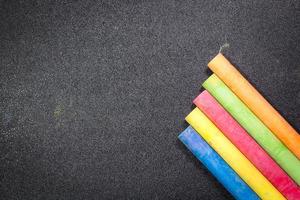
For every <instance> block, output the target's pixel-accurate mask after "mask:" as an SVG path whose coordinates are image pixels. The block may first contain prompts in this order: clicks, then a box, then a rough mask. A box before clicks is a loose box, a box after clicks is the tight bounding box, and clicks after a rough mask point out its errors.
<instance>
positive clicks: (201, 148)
mask: <svg viewBox="0 0 300 200" xmlns="http://www.w3.org/2000/svg"><path fill="white" fill-rule="evenodd" d="M178 138H179V140H180V141H181V142H182V143H183V144H184V145H185V146H186V147H187V148H188V149H189V150H190V151H191V152H192V153H193V154H194V155H195V156H196V157H197V158H198V160H200V161H201V163H202V164H203V165H205V167H206V168H207V169H208V170H209V171H210V172H211V173H212V174H213V175H214V176H215V177H216V178H217V179H218V181H219V182H220V183H221V184H222V185H223V186H224V187H225V188H226V189H227V190H228V191H229V192H230V193H231V194H232V195H233V196H234V198H236V199H239V200H252V199H255V200H257V199H259V197H258V196H257V195H256V193H255V192H253V190H252V189H251V188H250V187H249V186H248V185H247V184H246V183H245V182H244V181H243V180H242V179H241V178H240V177H239V175H237V174H236V173H235V172H234V171H233V169H231V167H230V166H229V165H228V164H227V163H226V162H225V161H224V160H223V159H222V158H221V157H220V156H219V154H217V152H215V151H214V150H213V149H212V148H211V147H210V146H209V145H208V144H207V143H206V142H205V141H204V140H203V139H202V137H201V136H200V135H199V134H198V133H197V132H196V131H195V130H194V129H193V128H192V127H191V126H189V127H188V128H187V129H185V130H184V131H183V132H182V133H181V134H180V135H179V136H178Z"/></svg>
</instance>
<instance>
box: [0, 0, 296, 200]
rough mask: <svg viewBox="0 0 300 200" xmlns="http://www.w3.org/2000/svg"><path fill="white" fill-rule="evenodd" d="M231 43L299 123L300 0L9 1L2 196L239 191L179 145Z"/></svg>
mask: <svg viewBox="0 0 300 200" xmlns="http://www.w3.org/2000/svg"><path fill="white" fill-rule="evenodd" d="M222 46H223V48H221V50H222V52H223V53H224V54H225V55H226V56H227V57H228V58H229V59H230V60H231V62H232V63H234V64H235V65H236V66H237V68H238V69H239V70H240V71H241V72H242V73H243V74H244V75H245V76H246V77H247V78H248V79H249V80H250V82H251V83H252V84H253V85H255V87H256V88H257V89H258V90H259V91H260V92H261V93H262V94H263V95H264V96H265V97H266V99H267V100H269V101H270V102H271V103H272V105H274V107H275V108H276V109H277V110H279V111H280V113H281V114H282V115H283V116H284V117H285V118H286V119H287V120H288V121H289V122H290V123H291V124H292V125H293V126H294V127H295V128H296V129H297V130H298V131H299V130H300V56H299V55H300V1H297V0H294V1H261V0H256V1H215V0H209V1H186V0H184V1H173V0H166V1H158V0H149V1H125V0H124V1H91V0H87V1H14V0H0V109H1V110H0V111H1V113H0V120H1V121H0V122H1V123H0V130H1V131H0V159H1V160H0V199H9V200H10V199H30V200H32V199H215V200H217V199H232V197H231V196H230V194H229V193H228V192H227V191H226V190H225V189H224V188H223V187H222V186H221V185H220V184H219V183H218V182H217V181H216V179H215V178H214V177H212V175H211V174H210V173H209V172H208V171H207V170H206V169H205V168H204V166H203V165H201V164H200V163H199V162H198V161H197V160H196V158H195V157H193V156H192V154H191V153H190V152H189V151H188V150H187V149H186V148H185V147H184V146H183V145H182V144H181V143H180V142H179V140H178V139H177V136H178V134H179V133H180V132H181V131H183V130H184V129H185V128H186V127H187V124H186V123H185V122H184V117H185V116H186V115H187V114H188V113H189V112H190V111H191V110H192V108H193V106H192V103H191V102H192V100H193V98H194V97H196V96H197V94H199V92H200V91H201V90H203V88H201V83H202V82H203V81H204V80H205V79H206V78H208V76H209V75H210V74H211V72H210V71H209V70H208V69H207V67H206V65H207V63H208V61H209V60H210V59H212V58H213V57H214V56H215V55H216V54H217V53H218V52H219V50H220V47H222Z"/></svg>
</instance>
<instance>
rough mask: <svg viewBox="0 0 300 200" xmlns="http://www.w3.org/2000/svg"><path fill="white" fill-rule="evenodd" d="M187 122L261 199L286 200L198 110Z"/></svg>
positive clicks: (187, 118) (188, 117)
mask: <svg viewBox="0 0 300 200" xmlns="http://www.w3.org/2000/svg"><path fill="white" fill-rule="evenodd" d="M186 121H187V122H188V123H189V124H190V125H191V126H192V127H193V128H194V129H195V130H196V131H197V132H198V133H199V134H200V135H201V136H202V138H203V139H204V140H205V141H206V142H207V143H208V144H209V145H210V146H211V147H212V148H213V149H214V150H215V151H216V152H217V153H218V154H219V155H220V156H221V157H222V158H223V159H224V160H225V161H226V162H227V164H228V165H229V166H230V167H231V168H232V169H233V170H234V171H235V172H236V173H237V174H238V175H239V176H240V177H241V179H243V180H244V181H245V182H246V183H247V184H248V186H249V187H250V188H251V189H252V190H253V191H254V192H256V194H257V195H258V196H259V197H260V198H261V199H270V200H274V199H277V200H278V199H285V197H284V196H282V194H281V193H280V192H279V191H278V190H277V189H276V188H275V187H274V186H273V185H272V184H271V183H270V182H269V181H268V180H267V179H266V178H265V177H264V176H263V175H262V174H261V173H260V172H259V171H258V170H257V169H256V168H255V167H254V166H253V165H252V163H251V162H250V161H249V160H248V159H247V158H246V157H245V156H244V155H243V154H242V153H241V152H240V151H239V150H238V149H237V148H236V147H235V146H234V145H233V144H232V143H231V142H230V141H229V140H228V139H227V138H226V137H225V136H224V135H223V133H222V132H221V131H220V130H219V129H218V128H217V127H216V126H215V125H214V124H213V123H212V122H211V121H210V120H209V119H208V118H207V117H206V116H205V114H203V113H202V112H201V111H200V110H199V109H198V108H195V109H194V110H193V111H192V112H191V113H190V114H189V115H188V116H187V117H186Z"/></svg>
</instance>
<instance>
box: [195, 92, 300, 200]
mask: <svg viewBox="0 0 300 200" xmlns="http://www.w3.org/2000/svg"><path fill="white" fill-rule="evenodd" d="M193 102H194V104H195V105H196V106H197V107H198V108H199V109H200V110H202V111H203V113H204V114H205V115H206V116H207V117H208V118H209V119H210V120H211V121H212V122H213V123H214V124H215V125H216V126H217V127H218V128H219V129H220V130H221V131H222V133H223V134H224V135H225V136H226V137H227V138H228V139H229V140H230V141H231V142H232V143H233V144H234V145H235V146H236V147H237V148H238V149H239V150H240V151H241V152H242V153H243V154H244V155H245V156H246V157H247V158H248V159H249V161H250V162H251V163H252V164H253V165H254V166H255V167H256V168H257V169H258V170H259V171H260V172H261V173H262V174H263V175H264V176H265V177H266V178H267V179H268V180H269V181H270V182H271V183H272V184H273V186H274V187H276V188H277V190H278V191H279V192H281V194H283V195H284V196H285V197H286V198H287V199H289V200H296V199H300V188H299V187H298V185H297V184H296V183H295V182H294V181H293V180H292V179H291V178H290V177H289V176H288V175H287V174H286V173H285V172H284V171H283V170H282V169H281V168H280V167H279V166H278V165H277V164H276V162H275V161H274V160H273V159H272V158H271V157H270V156H269V155H268V154H267V153H266V152H265V151H264V150H263V149H262V148H261V147H260V146H259V145H258V144H257V143H256V142H255V140H254V139H252V137H251V136H250V135H248V133H247V132H246V131H245V130H244V129H243V128H242V127H241V126H240V125H239V124H238V123H237V122H236V121H235V120H234V119H233V118H232V117H231V116H230V114H228V113H227V112H226V111H225V110H224V108H223V107H222V106H221V105H220V104H219V103H218V102H217V101H216V100H215V99H214V98H213V97H212V96H211V95H210V94H209V93H208V92H207V91H203V92H202V93H201V94H200V95H199V96H198V97H197V98H196V99H195V100H194V101H193Z"/></svg>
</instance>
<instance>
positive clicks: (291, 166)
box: [179, 54, 300, 200]
mask: <svg viewBox="0 0 300 200" xmlns="http://www.w3.org/2000/svg"><path fill="white" fill-rule="evenodd" d="M209 67H210V68H211V69H212V70H213V71H214V72H215V73H216V74H213V75H212V76H211V77H209V78H208V79H207V80H206V81H205V82H204V83H203V87H204V88H205V89H206V90H207V91H204V92H202V93H201V94H200V95H199V96H198V97H197V98H196V99H195V100H194V101H193V102H194V104H195V105H196V106H197V108H195V109H194V110H193V111H192V112H191V113H190V114H189V115H188V116H187V117H186V121H187V122H188V123H189V124H190V125H191V126H192V127H193V128H191V127H189V128H187V129H186V130H185V131H184V132H183V133H182V134H181V135H180V136H179V139H180V140H181V141H182V142H183V143H184V144H185V145H186V146H187V147H188V148H189V149H190V150H191V151H192V152H193V153H194V155H195V156H196V157H197V158H198V159H199V160H200V161H201V162H202V163H203V164H204V165H205V166H209V165H208V164H207V163H214V162H215V161H214V159H215V158H216V157H218V156H219V158H220V160H222V161H223V162H226V163H227V167H228V168H230V169H231V170H233V171H234V172H235V174H236V175H237V176H239V178H240V179H241V180H243V181H244V183H246V184H247V185H248V186H249V187H250V188H251V189H252V190H253V191H254V192H255V193H256V195H257V196H259V197H260V198H261V199H289V200H296V199H300V188H299V185H300V160H298V158H297V156H298V153H297V150H298V149H299V150H300V143H298V142H299V141H298V138H299V137H300V136H299V135H298V133H296V132H295V130H294V129H293V128H292V127H291V126H290V125H289V124H288V123H287V122H286V121H285V120H284V119H283V118H282V117H281V116H280V114H279V113H278V112H277V111H275V109H274V108H273V107H272V106H271V105H270V104H269V103H268V102H267V101H266V100H265V99H264V98H263V97H262V96H261V95H260V94H259V93H258V92H257V91H256V90H255V89H254V87H253V86H252V85H251V84H250V83H249V82H248V81H247V80H246V79H245V78H244V77H243V76H242V75H241V74H240V73H239V72H238V71H237V70H236V69H235V68H234V67H233V66H232V65H231V64H230V63H229V61H228V60H227V59H226V58H225V57H224V56H223V55H222V54H218V55H217V56H216V57H215V58H214V59H213V60H212V61H211V62H210V63H209ZM222 80H223V81H224V82H223V81H222ZM230 80H231V81H230ZM238 84H240V85H238ZM249 98H250V100H249ZM264 106H266V107H268V108H267V109H266V110H264V111H263V112H262V113H263V114H261V113H260V114H257V108H259V109H263V108H264ZM267 115H268V116H267ZM273 119H274V120H273ZM279 119H280V120H279ZM278 120H279V121H280V123H279V124H280V125H278V124H276V125H274V123H277V122H278ZM283 127H285V128H286V129H285V130H286V132H285V133H284V134H283V129H284V128H283ZM195 133H197V134H199V135H201V136H199V135H198V136H199V137H196V136H195ZM201 140H202V143H203V142H204V141H203V140H205V141H206V142H204V144H206V146H205V145H200V144H197V143H199V141H201ZM202 143H201V144H202ZM297 145H298V149H297V148H296V150H295V148H294V147H295V146H297ZM209 146H210V148H211V150H212V149H214V150H212V151H213V152H214V153H215V154H219V155H218V156H214V159H213V157H212V156H206V157H203V154H204V152H206V151H207V149H208V148H207V147H209ZM201 153H203V154H201ZM210 159H211V160H210ZM222 166H223V165H222ZM215 167H216V166H215ZM207 168H208V169H209V170H210V171H211V173H213V174H214V175H215V176H216V177H217V179H218V180H219V181H220V182H221V183H222V184H223V185H224V187H225V188H226V189H227V190H228V191H229V192H230V193H231V194H232V195H233V196H234V197H235V198H237V199H239V198H240V196H239V195H238V194H237V193H235V191H233V190H235V189H236V188H237V187H234V185H238V184H239V183H235V182H234V181H232V179H231V178H232V177H231V178H230V177H229V175H228V177H227V176H226V172H225V171H226V170H228V169H225V168H224V167H221V166H217V169H218V170H217V171H218V173H216V172H215V170H216V169H215V168H213V169H210V167H207ZM220 174H222V178H223V176H226V177H227V178H228V179H226V181H224V180H223V179H220V178H218V176H220ZM243 188H244V187H243ZM247 191H248V190H247Z"/></svg>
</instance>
